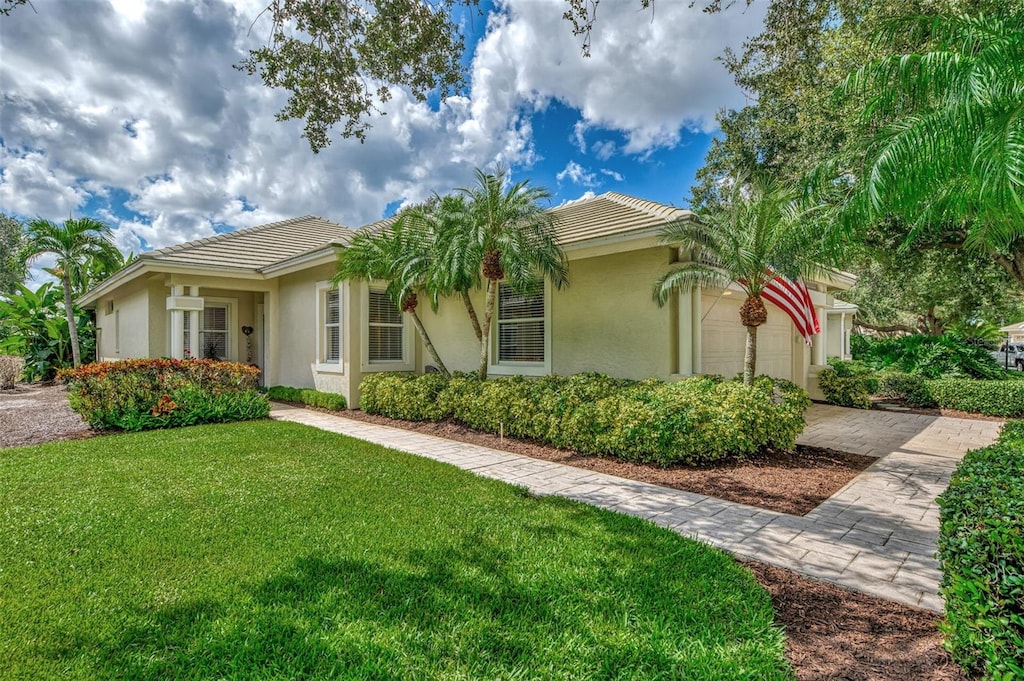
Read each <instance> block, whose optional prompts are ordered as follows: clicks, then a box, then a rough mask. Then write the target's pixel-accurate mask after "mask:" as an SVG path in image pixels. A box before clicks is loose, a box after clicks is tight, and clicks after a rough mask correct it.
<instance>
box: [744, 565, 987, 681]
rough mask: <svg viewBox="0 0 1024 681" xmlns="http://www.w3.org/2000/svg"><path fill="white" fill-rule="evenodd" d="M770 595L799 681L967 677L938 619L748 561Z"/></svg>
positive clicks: (925, 680)
mask: <svg viewBox="0 0 1024 681" xmlns="http://www.w3.org/2000/svg"><path fill="white" fill-rule="evenodd" d="M744 565H746V566H747V567H748V568H750V570H751V571H753V573H754V576H755V577H756V578H757V581H758V582H760V583H761V586H763V587H764V588H766V589H767V590H768V592H769V593H771V595H772V605H773V606H774V608H775V621H776V623H777V624H779V625H780V626H782V627H783V628H784V629H785V632H786V655H787V657H789V660H790V662H791V663H792V664H793V667H794V668H795V669H796V677H797V679H799V680H800V681H825V680H826V679H827V680H829V681H834V680H839V681H876V680H877V681H881V680H883V679H914V680H915V681H916V680H919V679H920V680H921V681H952V680H962V679H966V678H967V677H966V676H965V675H964V673H963V672H962V671H961V669H960V668H959V667H958V666H957V665H956V664H955V663H954V662H953V660H952V659H951V658H950V656H949V653H947V652H946V651H945V650H944V649H943V647H942V634H941V633H940V632H939V630H938V623H939V621H940V619H941V618H940V616H939V615H937V614H935V613H933V612H928V611H927V610H921V609H919V608H912V607H910V606H906V605H900V604H899V603H894V602H893V601H887V600H885V599H883V598H875V597H874V596H867V595H865V594H861V593H856V592H853V591H847V590H846V589H843V588H841V587H838V586H834V585H832V584H826V583H824V582H818V581H815V580H813V579H807V578H806V577H801V576H800V575H797V574H796V573H793V572H790V571H789V570H784V569H782V568H777V567H773V566H771V565H765V564H763V563H755V562H744Z"/></svg>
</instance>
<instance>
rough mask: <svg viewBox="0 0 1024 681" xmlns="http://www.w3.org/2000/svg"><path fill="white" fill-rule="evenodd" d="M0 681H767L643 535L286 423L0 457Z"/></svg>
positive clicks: (672, 554)
mask: <svg viewBox="0 0 1024 681" xmlns="http://www.w3.org/2000/svg"><path fill="white" fill-rule="evenodd" d="M0 677H4V678H32V679H37V678H48V677H49V678H55V677H60V678H71V679H76V678H79V679H84V678H141V679H169V678H283V679H293V678H353V679H385V678H401V679H467V678H480V679H512V678H514V679H535V678H536V679H540V678H545V679H546V678H564V679H584V678H608V679H647V678H652V679H653V678H658V679H669V678H679V679H712V678H714V679H739V678H749V679H785V678H791V677H792V670H791V669H790V667H789V665H788V663H787V662H786V659H785V656H784V654H783V637H782V634H781V633H780V632H779V631H778V630H777V629H776V628H775V627H774V626H773V625H772V609H771V604H770V600H769V597H768V594H767V593H766V592H765V591H764V590H762V589H761V588H760V587H759V586H758V585H757V583H756V582H755V581H754V579H753V577H752V576H751V575H750V574H749V573H748V572H747V571H746V570H744V569H742V568H741V567H739V566H738V565H737V564H735V563H734V562H733V561H732V560H731V559H730V558H728V557H727V556H725V555H723V554H721V553H719V552H717V551H714V550H712V549H709V548H707V547H705V546H702V545H699V544H697V543H694V542H691V541H688V540H686V539H683V538H681V537H678V536H676V535H674V534H673V533H671V532H669V531H666V530H662V529H659V528H657V527H655V526H653V525H651V524H648V523H645V522H642V521H640V520H637V519H634V518H630V517H626V516H620V515H616V514H613V513H608V512H604V511H600V510H597V509H593V508H590V507H587V506H584V505H581V504H576V503H573V502H569V501H565V500H561V499H553V498H544V499H537V498H533V497H531V496H529V495H528V494H526V493H525V492H524V491H523V490H521V489H518V488H515V487H511V486H508V485H505V484H502V483H498V482H494V481H489V480H484V479H482V478H478V477H475V476H473V475H470V474H468V473H465V472H463V471H459V470H457V469H455V468H452V467H448V466H444V465H441V464H438V463H435V462H432V461H429V460H426V459H420V458H417V457H412V456H409V455H406V454H401V453H398V452H394V451H391V450H387V449H383V448H381V447H378V446H375V445H370V444H367V443H364V442H360V441H358V440H353V439H350V438H346V437H343V436H339V435H334V434H330V433H325V432H321V431H318V430H315V429H312V428H308V427H305V426H300V425H296V424H289V423H280V422H270V421H261V422H250V423H236V424H226V425H217V426H200V427H195V428H183V429H179V430H171V431H157V432H148V433H141V434H132V435H116V436H109V437H101V438H95V439H91V440H81V441H76V442H64V443H54V444H50V445H43V446H39V447H28V448H22V449H12V450H2V451H0Z"/></svg>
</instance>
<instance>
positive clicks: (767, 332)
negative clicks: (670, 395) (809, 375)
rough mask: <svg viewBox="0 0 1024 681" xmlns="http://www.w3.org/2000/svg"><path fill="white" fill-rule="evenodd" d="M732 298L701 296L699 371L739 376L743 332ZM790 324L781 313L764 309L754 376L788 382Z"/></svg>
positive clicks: (736, 300)
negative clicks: (766, 316) (764, 321)
mask: <svg viewBox="0 0 1024 681" xmlns="http://www.w3.org/2000/svg"><path fill="white" fill-rule="evenodd" d="M742 302H743V301H742V300H738V299H737V297H736V296H728V297H726V296H723V297H721V298H719V297H718V296H710V295H705V296H704V297H703V300H702V306H703V310H704V314H705V315H706V316H705V317H704V322H703V326H702V328H701V354H702V362H701V364H702V366H701V371H702V373H705V374H722V375H723V376H725V377H727V378H732V377H733V376H736V375H737V374H739V373H742V372H743V352H744V346H745V344H746V339H747V330H746V329H745V328H743V326H742V325H741V324H740V305H741V304H742ZM792 334H793V324H792V322H791V321H790V319H789V317H787V316H786V314H785V313H784V312H783V311H782V310H778V309H774V308H773V307H772V306H771V305H769V306H768V321H767V322H766V323H765V324H764V325H762V326H761V327H759V328H758V330H757V373H759V374H768V375H769V376H775V377H778V378H786V379H788V378H790V377H791V373H792V355H793V345H792Z"/></svg>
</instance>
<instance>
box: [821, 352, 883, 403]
mask: <svg viewBox="0 0 1024 681" xmlns="http://www.w3.org/2000/svg"><path fill="white" fill-rule="evenodd" d="M818 385H819V386H820V387H821V392H823V393H824V394H825V399H826V400H828V402H829V403H830V404H835V405H838V406H840V407H854V408H856V409H870V408H871V395H872V394H874V393H875V392H876V391H877V390H878V378H876V376H875V373H874V372H873V371H872V370H871V368H870V367H868V366H866V365H865V364H864V363H863V362H857V361H848V360H838V359H832V360H829V366H827V367H825V368H824V369H822V370H821V373H819V374H818Z"/></svg>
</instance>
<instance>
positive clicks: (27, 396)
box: [0, 383, 93, 449]
mask: <svg viewBox="0 0 1024 681" xmlns="http://www.w3.org/2000/svg"><path fill="white" fill-rule="evenodd" d="M92 435H93V432H92V431H91V430H89V426H88V425H87V424H86V423H85V422H83V421H82V417H81V416H79V415H78V414H76V413H75V412H73V411H72V410H71V407H69V406H68V394H67V389H66V388H65V387H64V386H62V385H53V384H51V385H44V384H39V383H33V384H29V385H19V386H18V387H16V388H15V389H14V390H0V449H3V448H5V447H21V446H24V445H36V444H42V443H44V442H53V441H54V440H78V439H81V438H85V437H91V436H92Z"/></svg>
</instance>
